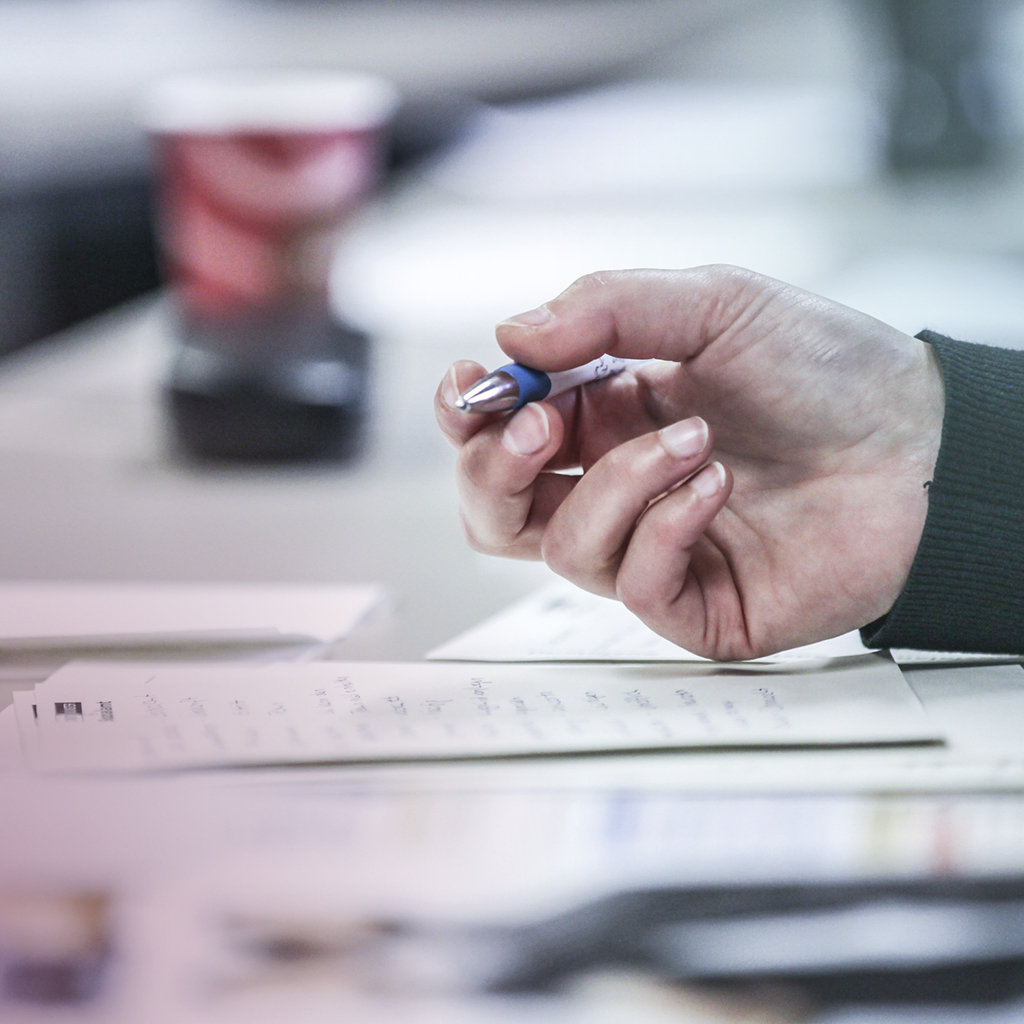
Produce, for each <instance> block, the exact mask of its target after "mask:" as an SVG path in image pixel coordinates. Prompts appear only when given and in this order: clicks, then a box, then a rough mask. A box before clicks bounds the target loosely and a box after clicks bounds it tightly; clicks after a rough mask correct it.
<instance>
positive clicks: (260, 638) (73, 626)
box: [0, 582, 384, 680]
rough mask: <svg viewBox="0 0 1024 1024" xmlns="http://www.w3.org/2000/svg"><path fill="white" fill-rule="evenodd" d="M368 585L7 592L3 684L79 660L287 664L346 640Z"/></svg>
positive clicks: (377, 590)
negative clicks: (254, 661) (121, 659)
mask: <svg viewBox="0 0 1024 1024" xmlns="http://www.w3.org/2000/svg"><path fill="white" fill-rule="evenodd" d="M383 597H384V592H383V590H382V588H381V587H379V586H377V585H374V584H365V585H356V586H348V585H329V584H302V585H296V584H226V583H77V582H75V583H34V582H32V583H29V582H25V583H3V584H0V679H17V680H31V679H45V678H46V676H48V675H49V674H50V673H51V672H53V671H54V670H56V669H57V668H59V667H60V666H61V665H63V664H65V663H67V662H68V661H71V660H73V659H74V658H76V657H85V656H95V655H96V654H100V653H102V654H104V655H105V656H106V657H112V656H114V652H117V655H118V657H132V656H134V657H143V658H145V659H153V658H160V659H164V658H171V659H192V660H194V659H195V658H196V657H201V658H209V659H214V660H219V659H221V658H227V659H230V660H253V659H255V660H267V659H270V660H288V659H292V658H296V657H303V656H309V655H311V654H313V653H315V652H317V651H319V650H320V649H322V648H323V646H324V645H326V644H329V643H332V642H334V641H336V640H339V639H341V638H342V637H344V636H347V635H348V633H349V632H351V630H352V629H353V628H354V627H355V626H356V625H357V624H358V623H359V621H360V620H361V619H363V618H364V617H365V616H366V615H367V614H368V613H369V612H370V611H371V610H372V609H374V608H375V607H377V606H378V605H379V604H380V603H381V601H382V600H383Z"/></svg>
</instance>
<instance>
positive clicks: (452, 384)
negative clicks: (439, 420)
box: [441, 366, 459, 409]
mask: <svg viewBox="0 0 1024 1024" xmlns="http://www.w3.org/2000/svg"><path fill="white" fill-rule="evenodd" d="M458 397H459V382H458V381H457V380H456V379H455V367H454V366H451V367H449V368H448V372H447V373H446V374H445V376H444V380H443V381H441V398H442V399H444V404H445V405H447V406H448V408H449V409H454V408H455V400H456V399H457V398H458Z"/></svg>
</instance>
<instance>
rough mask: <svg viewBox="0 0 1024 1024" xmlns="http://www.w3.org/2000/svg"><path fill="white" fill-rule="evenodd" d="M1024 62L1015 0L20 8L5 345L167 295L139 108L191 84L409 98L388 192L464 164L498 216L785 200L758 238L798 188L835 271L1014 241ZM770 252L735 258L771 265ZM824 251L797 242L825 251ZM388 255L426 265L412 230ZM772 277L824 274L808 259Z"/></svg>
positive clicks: (12, 30)
mask: <svg viewBox="0 0 1024 1024" xmlns="http://www.w3.org/2000/svg"><path fill="white" fill-rule="evenodd" d="M1022 52H1024V8H1022V7H1021V5H1020V4H1017V3H1015V2H1013V0H977V2H974V3H968V2H966V0H965V2H959V0H930V2H928V0H778V2H773V3H771V4H760V3H755V2H751V0H631V2H625V0H622V2H616V0H595V2H590V3H577V2H572V0H546V2H542V0H521V2H517V0H490V2H484V0H457V2H456V0H452V2H446V0H420V2H414V0H380V2H368V0H331V2H328V0H3V2H0V81H2V84H0V349H3V350H5V351H6V350H10V349H14V348H17V347H19V346H23V345H25V344H29V343H31V342H33V341H36V340H38V339H39V338H42V337H45V336H47V335H49V334H52V333H53V332H54V331H55V330H58V329H60V328H63V327H66V326H68V325H69V324H71V323H74V322H76V321H77V320H80V319H82V318H84V317H87V316H90V315H92V314H95V313H97V312H99V311H101V310H103V309H105V308H108V307H110V306H112V305H115V304H116V303H118V302H120V301H123V300H124V299H126V298H129V297H131V296H133V295H136V294H139V293H141V292H144V291H146V290H150V289H153V288H155V287H156V286H157V283H158V274H159V270H158V260H157V257H156V254H155V249H154V242H153V231H152V227H151V219H150V202H151V189H150V174H149V153H148V149H147V143H146V139H145V136H144V133H143V131H142V130H141V128H140V125H139V118H138V116H137V111H138V100H139V96H140V93H141V91H142V90H143V88H144V87H145V86H146V85H147V84H148V83H151V82H152V81H153V80H155V79H158V78H160V77H162V76H164V75H167V74H170V73H176V72H182V71H211V70H222V69H259V68H268V69H281V68H313V69H325V68H337V69H344V70H365V71H372V72H377V73H380V74H383V75H385V76H387V77H388V78H390V79H391V80H393V81H394V82H395V83H396V84H397V85H398V86H399V88H400V89H401V91H402V94H403V97H404V100H405V103H404V106H403V109H402V111H401V113H400V115H399V116H398V118H397V119H396V121H395V124H394V126H393V130H392V134H391V138H390V143H389V170H390V175H389V179H388V185H389V187H391V188H392V189H394V188H397V187H399V186H400V183H401V182H402V181H403V180H405V179H406V178H407V176H408V174H409V172H410V170H411V169H413V168H416V167H422V166H423V163H424V162H425V161H430V160H437V159H438V158H439V157H441V158H442V159H441V163H442V165H443V163H444V160H443V155H444V154H445V153H452V152H456V153H459V152H460V146H462V147H468V148H466V149H465V151H462V152H461V156H460V157H458V158H456V159H455V160H454V164H453V166H448V167H446V168H444V169H442V170H440V171H439V172H438V176H437V177H435V178H434V179H433V180H434V184H435V185H436V186H437V187H439V188H443V189H444V190H445V191H446V194H447V196H448V197H449V198H457V199H459V200H461V203H459V204H458V205H457V207H456V209H455V212H456V213H461V214H464V215H465V214H466V213H467V211H468V212H469V213H472V212H474V211H473V207H472V204H473V203H474V202H475V203H477V204H479V203H480V202H481V201H482V200H484V199H487V200H491V206H492V207H493V206H494V205H495V204H499V203H500V204H501V205H502V206H503V207H505V208H508V207H510V206H519V207H522V206H524V205H526V206H527V207H529V209H530V212H531V213H533V212H535V211H536V209H537V207H538V206H543V205H544V204H549V205H550V204H551V203H557V204H559V205H560V209H559V210H558V211H556V212H558V213H559V214H561V215H563V216H564V215H565V206H566V205H567V204H568V205H573V206H575V208H576V209H577V210H578V209H580V208H581V207H584V206H586V204H587V202H589V204H590V205H591V206H593V205H594V204H595V203H597V202H598V201H602V203H601V205H602V206H603V208H604V210H605V211H606V212H607V210H608V209H609V207H619V208H621V206H622V205H623V204H624V203H630V204H633V205H634V206H635V205H636V204H638V203H644V202H647V203H650V202H652V201H656V202H660V204H661V205H662V207H665V206H667V207H669V208H670V209H677V210H678V209H679V208H680V207H681V206H684V205H686V204H687V203H688V202H689V203H691V204H692V202H693V201H694V198H695V197H699V198H700V199H701V200H703V201H706V200H707V197H708V194H709V193H711V194H716V197H717V200H718V205H719V206H720V207H725V208H732V209H736V208H737V204H738V203H741V202H745V203H746V204H747V206H748V207H749V206H750V204H751V202H752V197H753V196H754V195H756V194H757V193H761V199H762V200H763V199H764V195H763V194H764V193H765V192H766V191H767V192H771V193H773V195H772V197H771V198H772V200H773V202H772V203H766V202H764V201H762V202H759V203H757V204H756V209H755V210H753V211H752V212H753V213H755V214H756V215H758V216H760V217H761V219H762V221H763V220H764V218H766V217H767V216H769V215H770V213H771V211H772V210H780V209H783V208H784V207H785V206H787V204H788V208H790V209H791V208H792V207H793V199H794V196H795V194H799V198H800V199H801V200H802V209H800V210H798V211H795V213H796V214H797V215H800V214H802V215H803V216H804V221H805V224H806V221H807V214H808V212H809V211H810V212H811V213H812V214H813V216H814V219H815V221H816V223H815V225H814V227H815V228H817V229H819V230H820V231H821V232H822V233H823V234H824V235H828V236H830V237H827V238H822V239H821V241H822V242H824V243H825V244H829V245H831V246H833V247H834V248H833V253H832V254H831V258H830V264H831V265H832V266H833V267H840V266H843V265H844V264H845V263H848V262H849V261H851V260H854V259H858V258H861V257H865V256H871V255H881V254H883V253H885V252H889V251H892V250H896V249H898V250H901V251H910V250H915V249H916V250H922V251H933V252H934V251H936V250H941V251H942V252H943V253H944V254H946V255H948V256H950V257H952V256H954V255H956V254H958V253H964V254H966V253H970V254H972V255H978V256H984V257H993V256H1006V255H1010V254H1012V253H1013V252H1015V251H1016V250H1018V249H1019V248H1020V238H1019V234H1020V231H1021V230H1022V228H1021V217H1020V216H1019V210H1020V207H1021V203H1020V200H1019V198H1018V196H1019V191H1020V190H1019V188H1018V187H1017V180H1018V175H1017V173H1016V172H1017V169H1018V167H1019V164H1020V160H1021V157H1020V150H1021V141H1020V140H1021V135H1022V133H1024V71H1022V67H1024V64H1022V60H1021V56H1022ZM627 84H628V85H629V86H630V87H631V88H626V85H627ZM509 111H511V114H510V116H509V117H505V118H503V117H502V116H501V115H502V113H503V112H506V113H507V112H509ZM716 115H717V117H716ZM709 118H711V119H712V120H717V122H718V123H717V127H713V126H712V125H711V124H710V123H709V120H708V119H709ZM616 135H617V136H618V138H619V143H615V142H614V141H612V140H613V139H614V138H615V137H616ZM773 140H774V144H773ZM597 151H600V152H601V158H602V160H604V161H607V162H609V163H610V166H607V167H602V168H601V169H600V171H598V170H597V168H596V167H595V163H599V161H595V160H594V159H593V156H594V154H595V152H597ZM488 212H490V213H493V212H494V211H493V209H492V210H489V211H488ZM455 224H456V227H455V230H459V229H462V230H468V226H467V218H466V216H462V217H457V218H456V220H455ZM826 225H827V226H826ZM500 226H501V225H500V224H499V227H500ZM700 226H701V225H700V224H699V222H698V221H692V222H690V223H688V224H681V225H680V232H681V233H685V232H687V231H688V232H689V233H691V234H693V233H696V232H698V231H699V230H700ZM765 227H766V229H767V224H765ZM807 227H808V228H810V225H807ZM579 230H580V231H582V232H583V233H585V232H586V230H587V226H586V225H585V224H581V225H579ZM591 230H594V229H593V228H591ZM636 230H642V229H641V228H640V227H639V226H637V228H636ZM791 230H792V231H794V232H795V231H796V228H795V227H793V228H791ZM664 233H666V232H663V234H664ZM551 234H557V232H556V231H554V230H552V231H551ZM754 234H755V233H754V232H753V231H751V230H747V231H746V232H745V242H746V244H745V245H737V246H736V255H735V258H734V259H733V260H732V262H741V261H743V260H744V259H745V260H746V261H747V262H764V261H763V260H762V261H758V260H756V259H755V257H758V256H761V255H762V253H761V252H759V251H758V250H757V248H756V247H755V246H753V245H752V242H753V237H754ZM762 234H763V233H762ZM769 234H770V232H769ZM803 234H804V237H803V238H802V239H801V240H799V242H798V240H797V239H796V238H792V239H791V242H792V244H793V246H794V248H801V247H802V248H803V249H804V250H805V252H804V254H805V255H806V256H808V257H809V256H810V254H809V251H808V248H807V247H808V246H809V245H810V244H811V243H810V239H809V237H807V231H804V233H803ZM763 237H764V239H765V240H766V241H767V240H768V235H767V234H764V235H763ZM390 241H391V243H392V244H393V245H396V246H398V247H399V248H402V246H401V245H400V241H401V242H404V243H405V247H404V248H402V251H403V252H404V253H405V254H406V255H407V256H408V257H409V258H412V256H413V254H412V253H411V252H410V251H409V248H408V247H409V246H411V245H413V244H414V240H413V239H411V238H405V239H403V240H396V239H392V240H390ZM371 242H372V244H371ZM382 244H384V243H383V241H382V240H381V239H380V238H379V237H375V238H374V239H372V240H367V242H366V244H365V245H364V246H363V247H362V248H360V249H359V251H358V254H357V255H358V256H359V257H360V258H361V263H360V267H359V270H360V271H361V272H362V273H363V274H364V275H369V276H371V277H372V276H373V275H372V269H373V268H368V267H367V266H366V265H365V263H366V262H367V261H368V260H369V258H370V255H371V254H369V253H367V252H366V251H365V249H366V248H373V246H374V245H376V246H377V247H379V246H380V245H382ZM586 244H587V243H586V242H584V241H583V240H582V239H581V240H580V245H581V246H584V247H585V246H586ZM659 245H660V246H661V248H660V249H659V248H658V246H659ZM770 247H771V246H769V248H770ZM357 248H358V247H357ZM690 249H691V250H692V254H693V255H694V256H695V257H702V256H703V253H702V251H701V246H700V245H692V246H691V247H690ZM722 250H723V251H722V253H721V256H722V257H726V256H728V246H723V247H722ZM616 254H617V250H616V247H615V246H614V245H612V244H608V245H606V246H605V251H599V252H598V253H597V254H595V255H600V256H602V257H603V256H606V255H607V256H609V257H613V256H615V255H616ZM687 254H688V251H687V249H686V247H685V246H681V247H680V249H679V250H677V251H676V252H673V251H672V250H671V249H668V250H667V251H666V245H665V242H664V239H659V240H658V242H657V243H656V244H654V246H653V251H650V252H648V251H646V250H645V247H641V248H640V249H639V250H637V249H636V248H635V247H633V248H631V247H630V246H629V245H628V244H626V243H625V241H624V242H623V247H622V250H621V255H622V257H623V258H628V257H634V258H638V259H641V258H643V257H645V256H646V257H647V258H646V259H643V260H642V261H643V262H645V263H648V264H650V263H652V262H655V260H654V259H653V258H654V257H658V256H669V255H681V256H684V255H687ZM713 255H716V256H718V254H717V253H715V254H713ZM820 256H821V254H816V257H815V258H814V259H812V262H816V263H820ZM550 259H551V261H552V262H557V260H558V254H556V255H552V256H551V257H550ZM465 262H466V263H471V262H473V261H472V260H466V261H465ZM768 263H769V264H771V265H770V266H766V267H765V268H764V269H766V270H768V271H774V270H775V269H776V267H777V268H778V269H779V270H783V271H785V270H789V271H790V272H791V275H792V274H793V273H794V272H797V273H796V276H806V275H801V274H800V273H799V271H802V270H803V269H804V267H803V266H802V265H801V264H800V262H799V260H797V259H796V258H795V254H794V259H793V260H792V261H791V262H790V263H789V264H787V263H786V261H784V260H780V261H778V262H777V263H776V262H775V261H772V260H769V261H768ZM458 269H459V270H460V271H461V272H464V271H465V266H464V265H462V266H460V267H459V268H458ZM559 269H562V268H559ZM918 271H919V272H920V273H921V274H926V273H927V271H926V270H925V268H924V267H923V266H920V264H919V265H918ZM398 272H400V271H394V273H398ZM491 276H492V277H498V276H499V275H498V274H497V273H495V274H492V275H491ZM545 283H546V282H545ZM401 284H404V282H401V283H400V282H398V281H397V280H396V279H392V280H391V281H390V282H384V283H382V282H379V281H376V280H373V281H371V282H367V281H366V280H364V279H362V278H361V279H360V285H361V288H360V289H359V290H360V291H362V292H364V293H365V291H366V289H368V288H370V286H371V285H373V286H376V287H381V288H389V289H392V290H397V289H398V288H399V287H400V286H401ZM475 284H476V282H472V284H471V283H470V282H468V281H463V282H462V287H463V288H464V290H465V291H466V292H472V291H473V290H474V285H475ZM354 287H355V286H354ZM481 287H484V288H486V287H487V286H486V285H485V284H483V283H481ZM491 290H492V291H493V285H492V286H491ZM525 290H526V289H524V291H525ZM938 291H939V292H940V293H941V292H942V291H943V289H938ZM510 297H511V296H510ZM374 298H377V296H374ZM352 301H353V302H354V303H355V304H360V303H361V304H362V306H366V305H373V302H372V301H371V300H370V299H369V297H368V296H367V295H366V294H361V295H357V296H353V297H352ZM436 301H443V299H442V298H438V299H437V300H436ZM531 301H532V300H531ZM360 312H362V313H363V314H364V315H370V316H371V317H372V316H373V314H378V313H380V311H379V310H377V309H373V310H369V311H367V310H365V309H363V308H361V309H360ZM378 319H379V316H378ZM936 322H938V320H937V321H936Z"/></svg>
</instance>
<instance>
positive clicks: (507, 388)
mask: <svg viewBox="0 0 1024 1024" xmlns="http://www.w3.org/2000/svg"><path fill="white" fill-rule="evenodd" d="M518 402H519V382H518V381H517V380H516V379H515V377H513V376H512V375H511V374H510V373H506V372H505V371H504V370H495V371H494V373H489V374H487V376H486V377H481V378H480V380H478V381H477V382H476V383H475V384H474V385H473V386H472V387H470V388H467V389H466V390H465V391H464V392H463V393H462V394H461V395H459V397H458V398H456V399H455V408H456V409H459V410H461V411H462V412H481V413H487V412H511V411H512V410H513V409H514V408H515V407H516V405H517V404H518Z"/></svg>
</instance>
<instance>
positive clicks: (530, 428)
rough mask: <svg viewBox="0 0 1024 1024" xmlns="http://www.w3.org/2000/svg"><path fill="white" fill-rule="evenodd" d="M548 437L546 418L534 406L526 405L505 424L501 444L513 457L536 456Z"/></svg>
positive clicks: (549, 435) (548, 430)
mask: <svg viewBox="0 0 1024 1024" xmlns="http://www.w3.org/2000/svg"><path fill="white" fill-rule="evenodd" d="M550 437H551V428H550V427H549V426H548V418H547V416H545V415H544V413H543V412H542V411H541V410H540V409H538V408H537V407H536V406H534V405H526V406H523V408H522V409H520V410H519V412H517V413H516V414H515V416H513V417H512V419H510V420H509V421H508V423H507V424H506V426H505V429H504V430H503V431H502V434H501V443H502V444H503V445H504V446H505V447H506V448H507V449H508V450H509V451H510V452H511V453H512V454H513V455H536V454H537V452H539V451H540V450H541V448H543V447H544V445H546V444H547V443H548V440H549V439H550Z"/></svg>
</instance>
